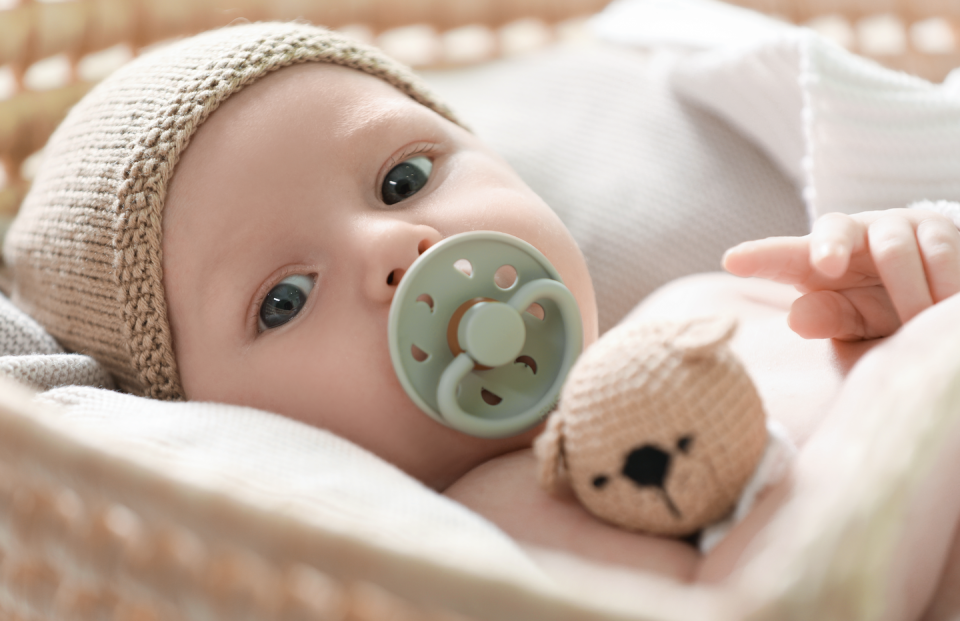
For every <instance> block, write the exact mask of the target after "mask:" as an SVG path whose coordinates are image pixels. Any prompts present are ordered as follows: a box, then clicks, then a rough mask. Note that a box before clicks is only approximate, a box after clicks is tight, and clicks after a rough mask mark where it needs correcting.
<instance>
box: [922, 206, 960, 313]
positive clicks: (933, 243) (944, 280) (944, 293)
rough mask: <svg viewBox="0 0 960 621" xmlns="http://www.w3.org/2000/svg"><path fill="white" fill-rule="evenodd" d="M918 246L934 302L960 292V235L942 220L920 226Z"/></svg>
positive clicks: (931, 220)
mask: <svg viewBox="0 0 960 621" xmlns="http://www.w3.org/2000/svg"><path fill="white" fill-rule="evenodd" d="M917 243H918V244H919V245H920V255H921V257H922V259H923V265H924V268H925V270H926V273H927V285H928V286H929V287H930V295H931V297H932V298H933V301H934V303H936V302H940V301H942V300H945V299H947V298H948V297H950V296H951V295H953V294H955V293H957V292H960V232H958V231H957V227H956V226H954V225H953V223H951V222H949V221H946V220H942V219H930V220H924V221H922V222H920V224H918V225H917Z"/></svg>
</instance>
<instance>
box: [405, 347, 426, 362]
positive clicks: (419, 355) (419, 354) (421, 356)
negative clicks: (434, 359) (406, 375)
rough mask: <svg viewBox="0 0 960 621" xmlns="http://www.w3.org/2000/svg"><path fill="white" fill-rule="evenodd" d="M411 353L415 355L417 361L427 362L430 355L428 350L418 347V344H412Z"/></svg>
mask: <svg viewBox="0 0 960 621" xmlns="http://www.w3.org/2000/svg"><path fill="white" fill-rule="evenodd" d="M410 355H412V356H413V359H414V360H416V361H417V362H425V361H426V360H427V358H429V357H430V354H428V353H427V352H425V351H423V350H422V349H420V348H419V347H417V346H416V345H411V346H410Z"/></svg>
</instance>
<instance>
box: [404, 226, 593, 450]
mask: <svg viewBox="0 0 960 621" xmlns="http://www.w3.org/2000/svg"><path fill="white" fill-rule="evenodd" d="M505 266H506V269H505ZM498 272H499V273H500V274H501V275H502V274H503V273H504V272H507V273H509V274H510V275H511V277H512V276H513V274H514V273H515V275H516V276H515V278H510V279H507V280H512V282H509V283H508V284H505V283H504V279H503V278H502V277H498ZM498 283H499V284H498ZM501 285H505V286H501ZM531 307H532V308H531ZM388 330H389V335H388V338H389V342H390V356H391V358H392V361H393V366H394V370H395V371H396V373H397V377H398V379H399V380H400V383H401V385H402V386H403V388H404V390H405V391H406V392H407V394H408V395H409V396H410V398H411V399H412V400H413V401H414V403H416V404H417V406H419V407H420V409H421V410H423V411H424V412H425V413H426V414H428V415H429V416H431V417H432V418H434V419H436V420H437V421H439V422H441V423H443V424H445V425H448V426H450V427H453V428H455V429H458V430H460V431H462V432H464V433H468V434H471V435H476V436H481V437H503V436H509V435H515V434H517V433H521V432H522V431H524V430H526V429H528V428H530V427H532V426H534V425H536V424H537V422H539V421H540V420H541V419H542V418H543V416H545V415H546V414H547V413H548V412H549V411H550V410H551V409H552V408H553V406H554V404H555V403H556V400H557V398H558V396H559V393H560V387H561V386H562V384H563V380H564V379H565V378H566V375H567V373H568V372H569V370H570V367H571V366H572V364H573V361H574V360H575V359H576V357H577V355H579V353H580V348H581V346H582V340H583V336H582V334H583V333H582V326H581V322H580V313H579V309H578V308H577V305H576V302H575V300H574V298H573V294H571V293H570V292H569V290H567V289H566V287H565V286H563V284H562V280H561V278H560V274H559V273H558V272H557V270H556V269H555V268H554V267H553V266H552V265H551V264H550V262H549V261H547V259H546V257H544V256H543V254H542V253H540V251H538V250H537V249H536V248H534V247H533V246H531V245H530V244H528V243H527V242H525V241H523V240H520V239H518V238H516V237H513V236H510V235H506V234H504V233H497V232H493V231H475V232H471V233H462V234H460V235H454V236H451V237H448V238H446V239H444V240H442V241H441V242H439V243H437V244H435V245H434V246H432V247H430V248H429V249H428V250H427V251H426V252H424V253H423V254H422V255H421V256H420V257H419V258H418V259H417V260H416V261H415V262H414V263H413V265H411V266H410V268H409V269H408V270H407V271H406V272H405V273H404V275H403V278H402V280H401V281H400V284H399V285H398V286H397V291H396V293H395V294H394V298H393V303H392V305H391V307H390V317H389V322H388ZM471 350H472V351H471ZM455 361H456V363H455ZM454 363H455V364H454ZM485 364H487V365H493V366H492V368H491V367H490V366H484V365H485ZM445 373H446V376H444V374H445ZM438 391H439V392H438ZM444 391H446V392H444ZM440 393H442V394H440Z"/></svg>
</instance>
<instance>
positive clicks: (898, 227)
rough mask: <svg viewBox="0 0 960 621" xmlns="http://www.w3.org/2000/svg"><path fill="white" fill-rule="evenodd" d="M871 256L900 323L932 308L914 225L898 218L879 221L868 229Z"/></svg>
mask: <svg viewBox="0 0 960 621" xmlns="http://www.w3.org/2000/svg"><path fill="white" fill-rule="evenodd" d="M867 237H868V239H869V243H870V256H871V258H872V259H873V262H874V265H875V266H876V268H877V273H878V274H879V275H880V279H881V281H883V285H884V286H885V287H886V289H887V292H888V294H889V295H890V300H891V302H893V307H894V308H895V309H896V310H897V315H898V316H899V317H900V321H902V322H907V321H909V320H910V319H912V318H913V317H914V316H915V315H917V314H918V313H919V312H920V311H922V310H924V309H926V308H929V307H930V306H932V305H933V299H932V298H931V296H930V290H929V288H928V285H927V278H926V275H925V273H924V266H923V260H922V258H921V256H920V249H919V248H918V245H917V237H916V234H915V233H914V229H913V224H911V223H910V222H909V221H908V220H907V219H906V218H903V217H901V216H899V215H891V216H885V217H881V218H878V219H877V220H876V221H875V222H873V223H872V224H871V225H870V227H869V229H868V230H867Z"/></svg>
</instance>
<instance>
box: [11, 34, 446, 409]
mask: <svg viewBox="0 0 960 621" xmlns="http://www.w3.org/2000/svg"><path fill="white" fill-rule="evenodd" d="M306 62H324V63H331V64H337V65H341V66H344V67H349V68H352V69H357V70H359V71H363V72H365V73H368V74H370V75H373V76H376V77H378V78H380V79H382V80H384V81H385V82H387V83H389V84H391V85H393V86H394V87H396V88H397V89H398V90H400V91H401V92H403V93H405V94H406V95H408V96H410V97H411V98H413V99H414V100H416V101H417V102H419V103H421V104H423V105H425V106H427V107H429V108H431V109H433V110H435V111H436V112H438V113H439V114H441V115H442V116H444V117H446V118H448V119H450V120H452V121H454V122H457V121H456V119H455V118H454V116H453V115H452V113H451V112H450V111H449V109H447V108H446V107H445V106H444V105H443V104H441V103H439V102H438V101H437V100H436V99H435V98H434V96H433V95H432V94H431V93H430V92H429V90H428V89H427V88H426V87H425V86H424V85H423V83H422V82H421V81H420V80H419V79H418V78H417V77H416V76H415V75H414V74H413V73H412V72H411V71H410V70H409V69H407V68H406V67H404V66H403V65H401V64H399V63H397V62H396V61H393V60H392V59H390V58H389V57H387V56H386V55H384V54H383V53H382V52H380V51H379V50H377V49H375V48H372V47H369V46H366V45H363V44H360V43H358V42H356V41H353V40H351V39H348V38H346V37H344V36H342V35H339V34H337V33H334V32H330V31H327V30H324V29H321V28H317V27H314V26H310V25H307V24H302V23H263V24H244V25H238V26H231V27H227V28H223V29H220V30H215V31H211V32H207V33H204V34H201V35H198V36H196V37H192V38H190V39H186V40H183V41H180V42H178V43H175V44H173V45H171V46H169V47H166V48H163V49H161V50H157V51H156V52H153V53H150V54H146V55H144V56H142V57H140V58H138V59H136V60H134V61H132V62H131V63H129V64H128V65H126V66H124V67H123V68H121V69H120V70H118V71H117V72H115V73H114V74H113V75H111V76H110V77H108V78H107V79H106V80H104V81H103V82H102V83H100V84H99V85H97V87H96V88H94V89H93V90H92V91H91V92H90V93H89V94H88V95H87V96H86V97H85V98H84V99H83V100H82V101H81V102H80V103H78V104H77V105H76V106H75V107H74V108H73V110H71V112H70V114H69V115H68V116H67V118H66V120H65V121H64V122H63V123H62V124H61V126H60V127H59V128H58V129H57V131H56V132H55V133H54V135H53V136H52V137H51V139H50V142H49V143H48V145H47V147H46V149H45V155H44V162H43V164H42V166H41V170H40V173H39V174H38V176H37V178H36V179H35V180H34V183H33V186H32V188H31V190H30V192H29V193H28V195H27V197H26V198H25V199H24V202H23V205H22V206H21V210H20V214H19V215H18V217H17V218H16V220H15V221H14V223H13V225H12V226H11V228H10V231H9V233H8V234H7V238H6V240H5V245H4V258H5V260H6V261H7V264H8V265H9V266H10V267H11V269H12V270H13V274H14V289H13V299H14V301H15V302H16V303H17V304H18V305H19V306H20V307H21V308H23V309H24V310H25V311H26V312H27V313H29V314H30V315H31V316H33V317H34V318H35V319H36V320H37V321H38V322H39V323H40V324H41V325H43V326H44V327H45V328H46V329H47V330H48V331H49V332H50V333H51V334H52V335H53V336H54V337H55V338H56V339H57V340H58V341H60V343H61V344H62V345H63V346H64V347H65V348H67V349H68V350H71V351H76V352H81V353H85V354H88V355H91V356H93V357H94V358H96V359H97V360H99V361H100V362H101V363H102V364H103V365H104V366H105V367H106V368H107V369H108V370H109V372H110V373H111V374H112V375H113V376H114V378H115V379H116V381H117V385H118V386H119V387H120V388H122V389H123V390H126V391H128V392H131V393H134V394H139V395H146V396H150V397H154V398H157V399H182V398H183V396H184V395H183V389H182V386H181V382H180V377H179V374H178V370H177V363H176V359H175V356H174V351H173V342H172V338H171V333H170V326H169V323H168V321H167V310H166V302H165V299H164V292H163V280H162V279H163V272H162V267H161V265H162V262H161V259H162V257H161V239H162V213H163V204H164V201H165V198H166V190H167V185H168V183H169V182H170V179H171V177H172V175H173V172H174V168H175V166H176V164H177V162H178V161H179V158H180V154H181V153H182V152H183V150H184V149H185V148H186V147H187V145H188V144H189V141H190V138H191V137H192V136H193V134H194V132H195V131H196V130H197V128H198V127H199V126H200V124H201V123H203V122H204V120H205V119H206V118H207V117H208V116H209V115H210V114H211V113H212V112H213V111H214V110H216V109H217V107H218V106H219V105H220V104H221V103H222V102H223V101H224V100H225V99H227V98H228V97H229V96H231V95H232V94H234V93H236V92H238V91H240V90H241V89H243V88H244V87H246V86H248V85H249V84H252V83H253V82H255V81H256V80H258V79H259V78H261V77H263V76H265V75H267V74H269V73H270V72H272V71H275V70H277V69H280V68H282V67H286V66H289V65H293V64H298V63H306Z"/></svg>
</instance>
